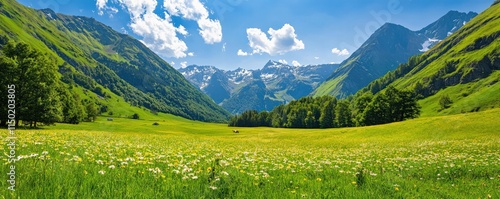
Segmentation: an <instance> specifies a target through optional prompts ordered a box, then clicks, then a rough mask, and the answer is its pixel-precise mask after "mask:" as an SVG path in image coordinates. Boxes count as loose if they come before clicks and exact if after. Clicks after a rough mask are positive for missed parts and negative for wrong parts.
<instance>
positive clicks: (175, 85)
mask: <svg viewBox="0 0 500 199" xmlns="http://www.w3.org/2000/svg"><path fill="white" fill-rule="evenodd" d="M0 35H2V36H3V37H5V38H7V39H9V40H13V41H15V42H25V43H28V44H30V45H31V46H33V47H34V48H36V49H38V50H39V51H42V52H46V53H47V54H48V55H47V56H51V57H54V58H55V59H57V62H58V64H59V72H60V73H61V76H62V80H63V81H64V82H65V83H66V84H68V85H71V86H76V87H81V88H82V89H85V90H88V91H92V92H94V93H96V94H97V95H99V96H100V97H102V98H104V99H106V97H107V96H110V95H105V92H103V91H110V92H112V93H114V94H117V95H118V96H120V97H121V98H123V99H124V100H125V101H126V102H127V103H129V104H130V105H131V106H140V107H144V108H147V109H149V110H151V111H153V112H164V113H170V114H174V115H178V116H182V117H185V118H188V119H194V120H202V121H214V122H222V121H225V120H226V119H227V118H228V116H229V113H228V112H227V111H225V110H223V109H222V108H220V107H219V106H218V105H217V104H215V103H213V101H212V100H211V99H210V98H209V97H208V96H206V95H205V94H203V93H202V92H200V91H199V90H198V89H196V88H195V87H194V86H192V85H191V84H190V83H189V82H188V81H187V80H186V79H185V78H184V77H183V76H182V75H181V74H180V73H179V72H178V71H177V70H175V69H174V68H172V67H171V66H170V65H169V64H168V63H167V62H165V61H164V60H163V59H161V58H160V57H159V56H158V55H156V54H155V53H153V52H152V51H151V50H149V49H148V48H147V47H146V46H145V45H144V44H143V43H141V42H140V41H138V40H136V39H134V38H132V37H131V36H128V35H124V34H121V33H118V32H116V31H114V30H113V29H111V28H110V27H108V26H106V25H104V24H102V23H100V22H98V21H96V20H95V19H93V18H88V17H80V16H69V15H63V14H57V13H55V12H54V11H52V10H50V9H43V10H34V9H31V8H27V7H25V6H22V5H20V4H19V3H17V2H16V1H14V0H1V1H0ZM82 98H85V96H82ZM107 101H109V100H107Z"/></svg>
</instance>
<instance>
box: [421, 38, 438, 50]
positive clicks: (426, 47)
mask: <svg viewBox="0 0 500 199" xmlns="http://www.w3.org/2000/svg"><path fill="white" fill-rule="evenodd" d="M440 41H441V40H439V39H431V38H429V39H427V40H426V41H425V42H424V43H423V44H422V49H420V52H427V51H428V50H430V47H432V46H434V44H436V43H438V42H440Z"/></svg>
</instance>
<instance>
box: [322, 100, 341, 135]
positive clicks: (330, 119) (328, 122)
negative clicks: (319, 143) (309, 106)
mask: <svg viewBox="0 0 500 199" xmlns="http://www.w3.org/2000/svg"><path fill="white" fill-rule="evenodd" d="M336 104H337V100H336V99H335V98H333V99H332V100H328V101H326V102H325V104H324V105H323V108H322V109H321V116H320V118H319V123H320V127H321V128H333V127H335V106H336Z"/></svg>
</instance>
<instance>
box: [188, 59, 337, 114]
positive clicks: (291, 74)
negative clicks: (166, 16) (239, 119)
mask: <svg viewBox="0 0 500 199" xmlns="http://www.w3.org/2000/svg"><path fill="white" fill-rule="evenodd" d="M338 66H339V65H338V64H324V65H307V66H290V65H288V64H284V63H281V62H278V61H269V62H268V63H267V64H265V65H264V67H263V68H262V69H260V70H246V69H242V68H239V69H236V70H232V71H224V70H221V69H218V68H216V67H214V66H196V65H191V66H188V67H186V68H181V69H178V70H179V71H180V72H181V74H183V75H184V77H186V78H187V79H188V80H189V81H190V82H191V83H192V84H193V85H195V86H196V87H198V88H199V89H200V90H201V91H203V92H205V93H206V94H207V95H208V96H210V97H211V98H212V99H213V100H214V101H215V102H216V103H218V104H220V105H221V106H222V107H224V108H225V109H226V110H228V111H230V112H231V113H234V114H237V113H241V112H244V111H246V110H259V111H262V110H268V111H270V110H272V109H273V108H274V107H275V106H277V105H279V104H284V103H287V102H290V101H292V100H295V99H299V98H301V97H304V96H307V95H308V94H309V93H311V92H312V91H313V90H314V89H315V88H316V87H317V86H318V85H319V84H320V83H321V82H323V81H325V80H326V78H327V77H328V75H330V74H331V73H332V72H333V71H334V70H335V69H336V68H338Z"/></svg>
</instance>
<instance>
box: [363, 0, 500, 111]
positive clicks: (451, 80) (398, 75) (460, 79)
mask: <svg viewBox="0 0 500 199" xmlns="http://www.w3.org/2000/svg"><path fill="white" fill-rule="evenodd" d="M499 69H500V5H499V4H494V5H492V6H491V7H490V8H489V9H487V10H486V11H484V12H483V13H481V14H480V15H478V16H477V17H476V18H474V19H473V20H472V21H470V22H469V23H467V24H466V25H465V26H464V27H463V28H461V29H460V30H458V31H457V32H456V33H455V34H453V35H452V36H450V37H449V38H447V39H446V40H444V41H442V42H441V43H439V44H438V45H436V46H435V47H434V48H432V49H431V50H429V51H428V52H426V53H424V54H423V55H420V56H416V57H412V58H411V59H410V60H409V62H408V63H406V64H402V65H400V66H399V68H398V69H396V70H395V71H393V72H390V73H388V74H387V75H385V76H384V77H383V78H380V79H378V80H376V81H374V82H372V83H370V85H368V86H367V87H366V88H365V89H363V90H362V92H364V91H371V92H373V93H376V92H379V91H380V90H381V89H382V88H385V87H386V86H388V85H393V86H395V87H396V88H406V89H413V90H414V91H415V92H416V93H418V94H420V96H421V98H422V100H421V101H420V103H421V105H422V107H423V109H422V115H423V116H430V115H446V114H456V113H464V112H471V111H481V110H486V109H491V108H495V107H500V100H499V99H500V92H498V91H499V90H498V89H499V87H500V84H499V80H500V79H499V77H500V76H499V71H498V70H499ZM362 92H361V93H362ZM445 96H448V97H449V99H450V100H451V103H450V104H449V106H446V107H442V106H440V105H439V101H440V99H441V98H443V97H445Z"/></svg>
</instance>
